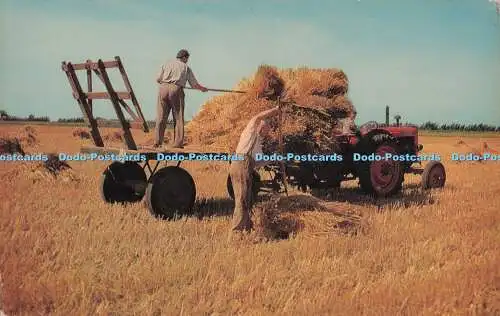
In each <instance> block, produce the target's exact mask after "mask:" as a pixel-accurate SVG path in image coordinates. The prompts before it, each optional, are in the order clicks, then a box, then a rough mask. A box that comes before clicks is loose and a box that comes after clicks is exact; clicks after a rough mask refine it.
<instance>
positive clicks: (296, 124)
mask: <svg viewBox="0 0 500 316" xmlns="http://www.w3.org/2000/svg"><path fill="white" fill-rule="evenodd" d="M236 89H237V90H244V91H247V92H248V93H245V94H233V93H228V94H224V95H221V96H217V97H214V98H212V99H211V100H209V101H208V102H207V103H205V104H204V105H203V106H202V108H201V111H200V112H199V113H198V115H197V116H196V117H194V118H193V120H192V121H191V122H189V123H188V125H187V126H186V130H187V135H188V137H189V138H190V139H191V141H192V142H193V143H195V144H199V145H205V146H209V147H210V146H214V147H218V148H225V149H226V150H229V151H233V150H234V149H235V148H236V146H237V144H238V141H239V137H240V134H241V132H242V131H243V129H244V128H245V126H246V124H247V123H248V121H249V120H250V119H251V118H252V117H253V116H254V115H256V114H258V113H259V112H262V111H264V110H267V109H270V108H272V107H275V106H276V105H277V102H276V100H278V98H279V99H280V101H282V102H283V103H282V104H283V106H282V109H283V118H282V119H283V125H282V126H281V130H282V133H283V138H284V150H285V151H286V152H294V153H309V152H314V153H322V152H324V153H331V152H333V151H335V150H336V146H335V145H336V144H335V142H334V139H332V135H333V134H335V133H336V132H339V131H340V130H341V129H342V128H343V126H342V119H343V118H346V117H352V118H353V117H354V116H355V113H356V112H355V109H354V106H353V104H352V103H351V101H350V100H349V99H348V98H347V96H346V94H347V92H348V79H347V76H346V75H345V73H344V72H343V71H342V70H339V69H309V68H297V69H283V70H279V69H277V68H275V67H271V66H267V65H263V66H260V67H259V68H258V70H257V72H256V73H255V74H254V76H253V77H252V78H249V79H243V80H242V81H241V82H240V83H239V84H238V85H237V87H236ZM293 104H295V105H299V107H297V106H294V105H293ZM270 123H271V126H272V133H271V137H270V140H269V141H267V142H265V144H264V151H266V152H276V151H278V150H279V148H278V131H279V128H278V122H277V118H274V119H273V120H271V122H270Z"/></svg>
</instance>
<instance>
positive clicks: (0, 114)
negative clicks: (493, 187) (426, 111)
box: [0, 110, 500, 132]
mask: <svg viewBox="0 0 500 316" xmlns="http://www.w3.org/2000/svg"><path fill="white" fill-rule="evenodd" d="M0 118H1V119H2V120H4V121H28V122H29V121H34V122H52V121H51V120H50V118H49V117H48V116H35V115H33V114H30V115H29V116H28V117H18V116H12V115H8V113H7V112H6V111H4V110H0ZM96 119H97V120H98V121H101V122H107V123H110V124H114V123H116V124H118V125H119V121H118V120H116V119H115V120H109V119H105V118H103V117H96ZM56 122H58V123H84V122H85V120H84V119H83V117H72V118H59V119H57V121H56ZM147 122H148V126H150V127H154V126H155V121H147ZM169 123H170V124H172V122H169ZM407 124H410V123H407ZM410 125H416V126H418V128H419V129H421V130H428V131H464V132H500V126H494V125H488V124H483V123H477V124H460V123H448V124H440V123H436V122H430V121H429V122H425V123H423V124H420V125H418V124H410Z"/></svg>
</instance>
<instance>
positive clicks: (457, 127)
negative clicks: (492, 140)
mask: <svg viewBox="0 0 500 316" xmlns="http://www.w3.org/2000/svg"><path fill="white" fill-rule="evenodd" d="M419 129H421V130H429V131H465V132H500V126H494V125H488V124H483V123H479V124H460V123H451V124H438V123H435V122H425V123H423V124H421V125H420V126H419Z"/></svg>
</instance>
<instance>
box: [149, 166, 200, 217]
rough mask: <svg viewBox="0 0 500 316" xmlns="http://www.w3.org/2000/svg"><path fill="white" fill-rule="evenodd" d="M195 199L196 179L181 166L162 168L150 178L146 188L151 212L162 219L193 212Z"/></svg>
mask: <svg viewBox="0 0 500 316" xmlns="http://www.w3.org/2000/svg"><path fill="white" fill-rule="evenodd" d="M195 199H196V186H195V183H194V180H193V178H192V177H191V175H190V174H189V173H188V172H187V171H186V170H184V169H182V168H180V167H175V166H169V167H164V168H162V169H160V170H159V171H157V172H156V173H155V174H154V175H153V176H152V177H151V178H150V180H149V183H148V186H147V189H146V204H147V206H148V209H149V212H150V213H151V214H152V215H153V216H155V217H158V218H161V219H174V218H176V217H180V216H182V215H185V214H189V213H191V211H192V209H193V206H194V202H195Z"/></svg>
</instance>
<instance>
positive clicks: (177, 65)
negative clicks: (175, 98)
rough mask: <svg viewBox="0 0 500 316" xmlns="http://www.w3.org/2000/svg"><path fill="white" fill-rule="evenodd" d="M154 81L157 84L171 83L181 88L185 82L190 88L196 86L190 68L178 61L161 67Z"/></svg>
mask: <svg viewBox="0 0 500 316" xmlns="http://www.w3.org/2000/svg"><path fill="white" fill-rule="evenodd" d="M156 80H157V82H159V83H172V84H176V85H178V86H181V87H185V86H186V82H189V85H190V86H191V87H194V86H195V85H197V84H198V81H197V80H196V78H195V76H194V74H193V71H192V70H191V68H190V67H189V66H188V65H187V64H186V63H184V62H182V61H180V60H178V59H174V60H171V61H169V62H166V63H165V64H164V65H162V66H161V69H160V72H159V73H158V76H157V78H156Z"/></svg>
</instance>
